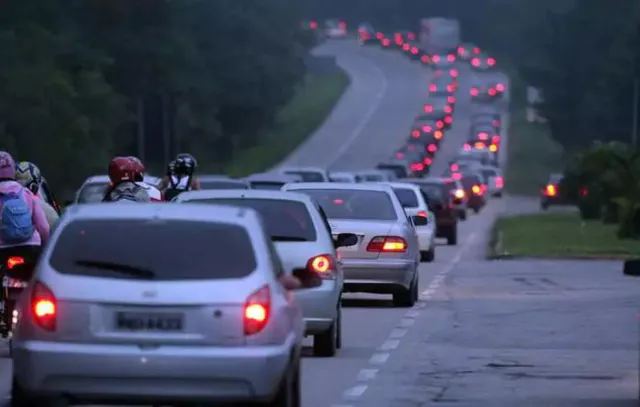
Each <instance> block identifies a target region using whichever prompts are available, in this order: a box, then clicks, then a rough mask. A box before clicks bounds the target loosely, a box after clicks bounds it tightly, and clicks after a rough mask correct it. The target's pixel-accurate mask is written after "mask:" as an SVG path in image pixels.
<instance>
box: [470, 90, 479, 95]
mask: <svg viewBox="0 0 640 407" xmlns="http://www.w3.org/2000/svg"><path fill="white" fill-rule="evenodd" d="M469 93H471V96H478V93H480V92H479V91H478V88H471V90H470V91H469Z"/></svg>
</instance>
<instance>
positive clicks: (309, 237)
mask: <svg viewBox="0 0 640 407" xmlns="http://www.w3.org/2000/svg"><path fill="white" fill-rule="evenodd" d="M183 202H186V201H183ZM191 202H198V203H216V204H221V205H234V206H242V207H246V208H252V209H255V210H256V212H258V213H259V214H260V215H262V221H263V222H264V225H265V228H266V229H267V233H268V234H269V236H271V238H272V239H273V240H277V241H295V242H315V241H316V239H317V236H316V227H315V225H314V223H313V220H311V216H310V215H309V210H308V209H307V205H305V204H304V203H303V202H299V201H289V200H285V199H258V198H212V199H194V200H192V201H191Z"/></svg>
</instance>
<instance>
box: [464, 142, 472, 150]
mask: <svg viewBox="0 0 640 407" xmlns="http://www.w3.org/2000/svg"><path fill="white" fill-rule="evenodd" d="M462 148H464V151H469V150H471V145H470V144H469V143H465V144H464V146H462Z"/></svg>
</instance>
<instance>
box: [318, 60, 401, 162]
mask: <svg viewBox="0 0 640 407" xmlns="http://www.w3.org/2000/svg"><path fill="white" fill-rule="evenodd" d="M368 65H369V66H370V67H371V68H373V69H374V70H375V71H376V72H377V74H378V75H379V76H380V81H381V83H382V86H381V87H380V90H379V91H378V93H376V95H375V96H374V97H373V100H372V101H371V104H370V105H369V106H370V107H369V110H367V112H366V113H365V115H364V117H363V118H362V120H361V121H360V123H358V125H357V126H356V127H355V128H354V129H353V131H352V132H351V134H349V136H348V137H347V138H346V139H345V140H344V142H343V143H342V145H341V146H340V148H338V149H337V150H336V151H335V152H334V153H333V158H332V159H331V160H329V161H328V162H327V163H326V164H325V168H329V167H331V166H332V165H333V164H335V163H336V162H337V161H338V160H339V159H340V158H341V157H342V156H343V155H344V153H346V152H347V150H348V149H349V148H350V147H351V146H352V145H353V143H355V141H356V140H357V139H358V137H360V135H361V134H362V131H363V130H364V128H365V126H366V125H367V123H369V121H370V120H371V118H372V117H373V115H374V114H375V113H376V111H377V110H378V108H379V107H380V104H381V103H382V99H383V98H384V95H385V93H387V89H388V88H389V82H388V81H387V77H386V76H385V74H384V72H382V70H381V69H380V68H378V67H377V66H376V65H374V64H370V63H368Z"/></svg>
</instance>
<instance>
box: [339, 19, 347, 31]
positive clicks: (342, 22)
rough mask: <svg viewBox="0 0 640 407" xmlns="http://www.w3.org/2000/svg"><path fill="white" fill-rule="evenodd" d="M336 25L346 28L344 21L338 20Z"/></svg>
mask: <svg viewBox="0 0 640 407" xmlns="http://www.w3.org/2000/svg"><path fill="white" fill-rule="evenodd" d="M338 25H339V26H340V28H341V29H343V30H346V29H347V23H345V22H344V21H340V22H339V23H338Z"/></svg>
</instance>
